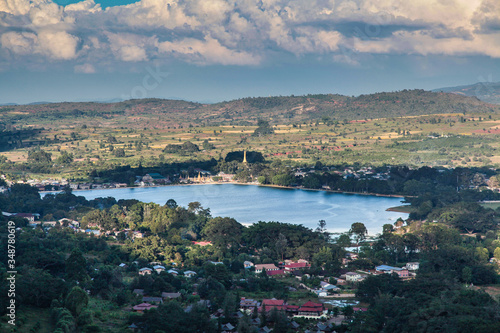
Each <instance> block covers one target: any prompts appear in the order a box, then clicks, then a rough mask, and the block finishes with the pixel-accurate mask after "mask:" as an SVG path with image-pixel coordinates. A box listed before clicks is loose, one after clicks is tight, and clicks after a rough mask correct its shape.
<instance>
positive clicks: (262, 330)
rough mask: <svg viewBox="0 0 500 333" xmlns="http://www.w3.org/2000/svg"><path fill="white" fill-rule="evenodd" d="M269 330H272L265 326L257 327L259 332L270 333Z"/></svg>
mask: <svg viewBox="0 0 500 333" xmlns="http://www.w3.org/2000/svg"><path fill="white" fill-rule="evenodd" d="M271 332H272V329H271V328H269V327H267V326H264V327H261V328H260V329H259V333H271Z"/></svg>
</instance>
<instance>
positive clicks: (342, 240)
mask: <svg viewBox="0 0 500 333" xmlns="http://www.w3.org/2000/svg"><path fill="white" fill-rule="evenodd" d="M337 245H338V246H340V247H342V248H344V247H349V246H351V236H349V234H342V235H340V236H339V238H337Z"/></svg>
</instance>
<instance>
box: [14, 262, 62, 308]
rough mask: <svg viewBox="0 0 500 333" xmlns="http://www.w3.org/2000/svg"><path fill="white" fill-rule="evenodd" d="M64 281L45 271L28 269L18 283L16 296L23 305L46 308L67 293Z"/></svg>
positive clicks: (23, 272) (25, 269)
mask: <svg viewBox="0 0 500 333" xmlns="http://www.w3.org/2000/svg"><path fill="white" fill-rule="evenodd" d="M65 289H66V288H65V284H64V281H63V280H61V279H59V278H55V277H53V276H52V275H51V274H50V273H48V272H47V271H44V270H43V269H37V268H31V267H28V266H27V267H26V268H24V269H23V271H22V274H21V275H20V277H19V279H18V280H17V281H16V294H17V293H18V295H19V299H20V301H21V303H22V304H31V305H34V306H36V307H42V308H46V307H49V306H50V303H51V302H52V300H53V299H57V298H59V297H60V296H61V294H63V293H64V292H65Z"/></svg>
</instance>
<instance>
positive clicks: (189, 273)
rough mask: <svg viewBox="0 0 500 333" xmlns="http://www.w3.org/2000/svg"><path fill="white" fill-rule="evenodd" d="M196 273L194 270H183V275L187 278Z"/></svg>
mask: <svg viewBox="0 0 500 333" xmlns="http://www.w3.org/2000/svg"><path fill="white" fill-rule="evenodd" d="M195 275H196V272H193V271H185V272H184V276H185V277H187V278H192V277H194V276H195Z"/></svg>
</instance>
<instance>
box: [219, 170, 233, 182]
mask: <svg viewBox="0 0 500 333" xmlns="http://www.w3.org/2000/svg"><path fill="white" fill-rule="evenodd" d="M217 176H218V177H220V179H221V180H222V181H223V182H232V181H233V178H234V174H229V173H224V172H219V173H218V174H217Z"/></svg>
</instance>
